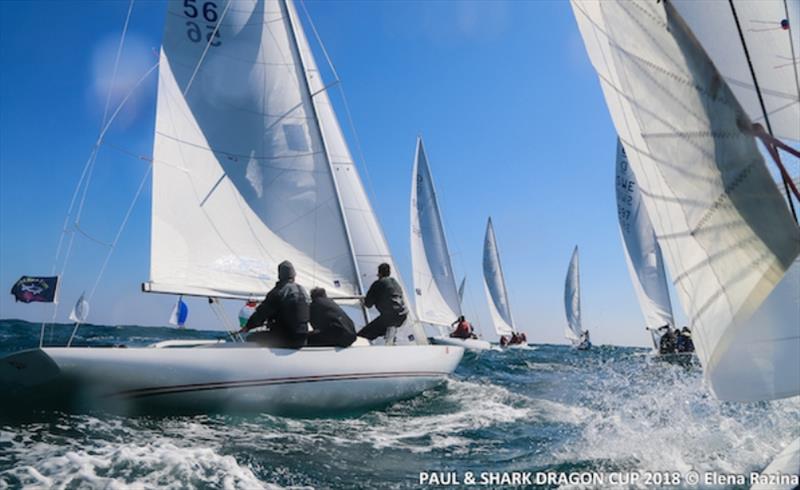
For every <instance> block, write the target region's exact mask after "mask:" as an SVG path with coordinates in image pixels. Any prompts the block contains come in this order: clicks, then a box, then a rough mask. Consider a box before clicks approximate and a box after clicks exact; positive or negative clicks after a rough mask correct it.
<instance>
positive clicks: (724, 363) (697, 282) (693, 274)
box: [572, 0, 800, 400]
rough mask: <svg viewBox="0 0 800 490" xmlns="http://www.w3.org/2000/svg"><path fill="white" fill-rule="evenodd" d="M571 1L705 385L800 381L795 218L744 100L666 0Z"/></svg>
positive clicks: (732, 389) (752, 392)
mask: <svg viewBox="0 0 800 490" xmlns="http://www.w3.org/2000/svg"><path fill="white" fill-rule="evenodd" d="M711 4H715V2H696V3H695V5H696V6H697V7H698V8H703V7H704V6H706V5H711ZM572 7H573V11H574V12H575V17H576V19H577V21H578V26H579V28H580V31H581V35H582V37H583V40H584V44H585V46H586V49H587V52H588V54H589V57H590V59H591V61H592V64H593V65H594V68H595V70H596V71H597V73H598V77H599V79H600V84H601V87H602V89H603V93H604V96H605V99H606V103H607V105H608V108H609V112H610V113H611V116H612V120H613V122H614V125H615V127H616V130H617V134H618V135H619V137H620V140H621V141H622V143H623V145H624V146H625V150H626V154H627V157H628V161H629V163H630V166H631V169H632V170H633V173H634V175H635V176H636V180H637V182H638V184H639V186H640V188H641V191H642V192H641V196H642V201H643V203H644V204H645V207H646V209H647V211H648V214H649V217H650V220H651V222H652V225H653V228H654V230H655V232H656V236H657V239H658V242H659V244H660V246H661V250H662V253H663V257H664V260H665V262H666V265H667V267H668V269H669V270H670V272H671V273H672V275H673V277H674V278H675V286H676V291H677V293H678V297H679V299H680V301H681V304H682V305H683V308H684V310H685V311H686V313H687V315H688V317H689V322H690V324H691V327H692V336H693V340H694V343H695V347H696V352H697V355H698V357H699V359H700V361H701V363H702V364H703V366H704V369H705V373H706V378H707V380H708V382H709V386H710V387H711V389H712V390H713V392H714V393H715V394H716V395H717V396H718V397H719V398H722V399H725V400H761V399H771V398H777V397H781V396H787V395H786V393H794V394H800V369H798V364H797V362H798V359H799V358H800V341H798V339H797V325H799V324H800V305H799V304H798V303H800V295H798V294H797V292H798V291H800V273H798V269H800V266H798V262H797V257H798V254H799V253H800V229H798V227H797V224H796V223H795V222H794V221H793V219H792V217H791V215H790V214H789V210H788V207H787V206H786V205H785V203H784V201H783V200H782V197H781V195H780V192H779V191H778V188H777V186H776V184H775V182H774V181H773V179H772V177H771V175H770V174H769V171H768V170H767V168H766V166H765V164H764V161H763V157H762V156H761V154H760V152H759V150H758V147H757V145H756V143H755V140H754V137H753V133H752V130H751V128H752V122H751V119H750V117H749V111H747V110H745V109H744V108H743V107H742V106H741V105H740V104H739V101H738V100H737V95H735V94H734V92H733V91H732V90H731V88H730V87H729V86H728V84H727V83H726V81H725V77H724V76H723V75H724V74H722V73H720V71H718V70H717V68H716V66H715V65H716V60H714V61H713V62H712V59H710V58H709V56H708V54H707V53H706V52H705V51H704V49H703V46H702V45H701V43H700V42H699V41H698V37H695V35H694V34H693V33H692V31H691V30H690V29H689V27H688V26H687V25H686V23H685V22H684V21H683V19H682V18H681V16H680V15H679V13H678V12H677V11H676V10H675V8H674V7H673V5H672V2H660V3H655V2H644V1H636V0H632V1H627V2H613V1H608V2H604V1H596V0H586V1H573V2H572ZM715 8H716V7H715ZM712 17H713V16H712ZM713 22H716V19H713V20H712V23H713ZM703 44H705V41H704V42H703ZM737 46H738V45H737ZM658 134H661V135H665V136H666V137H664V136H661V137H653V135H658ZM690 174H691V175H694V176H699V178H696V177H689V175H690ZM775 339H782V340H775Z"/></svg>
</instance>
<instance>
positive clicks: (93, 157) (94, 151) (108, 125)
mask: <svg viewBox="0 0 800 490" xmlns="http://www.w3.org/2000/svg"><path fill="white" fill-rule="evenodd" d="M160 63H161V61H160V60H159V61H157V62H156V63H155V64H154V65H153V66H151V67H150V68H149V69H148V70H147V71H146V72H145V73H144V75H142V76H141V77H140V78H139V80H137V81H136V84H135V85H134V86H133V87H132V88H131V90H130V91H129V92H128V93H127V95H125V98H123V99H122V101H120V103H119V105H118V106H117V108H116V109H115V110H114V112H113V113H112V114H111V117H110V118H109V119H108V121H107V122H106V124H105V126H104V127H103V129H102V130H101V131H100V134H99V135H98V137H97V141H96V142H95V144H94V148H93V149H92V153H91V155H90V156H89V162H88V163H89V164H90V165H89V166H90V170H89V174H88V176H87V177H86V184H85V186H84V192H83V195H82V197H81V201H80V203H79V205H78V211H77V213H76V215H75V220H74V221H75V223H76V224H77V223H79V222H80V219H81V215H82V214H83V207H84V205H85V203H86V193H87V191H88V190H89V184H90V182H91V179H92V173H93V172H92V169H94V163H95V161H96V160H97V153H98V152H99V151H100V147H101V146H102V145H103V141H104V140H105V137H106V133H107V132H108V130H109V129H110V128H111V124H112V123H113V122H114V120H116V118H117V116H118V115H119V113H120V111H122V108H123V107H125V104H127V102H128V100H130V98H131V96H132V95H133V93H134V92H135V91H136V89H138V88H139V86H140V85H141V84H142V83H143V82H144V81H145V80H146V79H147V78H148V77H149V76H150V74H151V73H153V71H155V69H156V68H158V65H159V64H160Z"/></svg>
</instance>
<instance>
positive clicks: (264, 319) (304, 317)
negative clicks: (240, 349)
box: [240, 260, 309, 349]
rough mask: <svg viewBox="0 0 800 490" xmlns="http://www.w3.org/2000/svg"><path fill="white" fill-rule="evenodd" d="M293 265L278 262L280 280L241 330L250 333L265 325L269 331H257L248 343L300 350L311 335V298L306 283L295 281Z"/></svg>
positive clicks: (249, 336) (248, 339)
mask: <svg viewBox="0 0 800 490" xmlns="http://www.w3.org/2000/svg"><path fill="white" fill-rule="evenodd" d="M294 278H295V271H294V266H293V265H292V263H291V262H289V261H288V260H285V261H283V262H281V263H280V264H278V282H277V283H275V287H274V288H272V290H270V292H268V293H267V296H266V298H264V301H262V302H261V304H260V305H258V308H256V311H255V312H253V314H252V316H250V319H249V320H247V323H246V324H245V326H244V327H243V328H242V330H240V332H249V331H250V330H252V329H254V328H257V327H260V326H262V325H264V324H266V325H267V327H268V328H269V330H268V331H266V332H254V333H252V334H250V335H248V336H247V341H248V342H258V343H259V344H261V345H266V346H269V347H283V348H289V349H299V348H301V347H303V346H304V345H306V338H307V337H308V320H309V298H308V293H307V292H306V290H305V288H303V286H301V285H299V284H297V283H296V282H294Z"/></svg>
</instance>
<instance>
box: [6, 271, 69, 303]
mask: <svg viewBox="0 0 800 490" xmlns="http://www.w3.org/2000/svg"><path fill="white" fill-rule="evenodd" d="M57 286H58V276H53V277H38V276H36V277H34V276H22V277H20V278H19V281H17V282H15V283H14V286H13V287H12V288H11V294H13V295H14V299H15V300H16V301H22V302H23V303H33V302H40V303H54V302H55V301H56V291H57Z"/></svg>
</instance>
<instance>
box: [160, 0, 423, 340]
mask: <svg viewBox="0 0 800 490" xmlns="http://www.w3.org/2000/svg"><path fill="white" fill-rule="evenodd" d="M152 214H153V218H152V220H153V223H152V238H151V267H150V282H149V283H148V284H146V285H145V286H146V289H148V290H151V291H160V292H171V293H182V294H200V295H207V296H214V297H244V298H248V297H254V296H255V297H258V296H261V295H263V294H264V293H265V292H266V291H267V290H268V289H269V288H270V287H271V286H272V283H273V281H274V280H275V279H276V277H275V276H276V269H277V264H278V263H280V262H281V261H283V260H286V259H288V260H291V261H292V262H293V264H294V266H295V269H296V271H297V281H298V282H299V283H301V284H303V285H305V286H306V287H314V286H321V287H325V288H326V289H328V291H329V295H330V296H354V295H358V294H363V292H364V290H365V287H367V286H369V283H371V281H372V280H373V279H374V278H375V274H376V271H377V266H378V264H380V263H381V262H387V263H389V264H391V265H394V263H393V260H392V257H391V254H390V252H389V248H388V246H387V244H386V240H385V238H384V236H383V232H382V231H381V229H380V225H379V224H378V221H377V218H376V217H375V214H374V212H373V210H372V207H371V206H370V203H369V200H368V199H367V196H366V192H365V191H364V187H363V185H362V184H361V180H360V178H359V176H358V172H357V171H356V168H355V165H354V163H353V160H352V158H351V157H350V152H349V150H348V148H347V144H346V143H345V141H344V137H343V135H342V133H341V129H340V128H339V124H338V122H337V120H336V116H335V114H334V111H333V108H332V106H331V103H330V100H329V98H328V95H327V87H325V86H324V85H323V80H322V78H321V75H320V72H319V70H318V69H317V66H316V63H315V62H314V57H313V54H312V52H311V49H310V47H309V44H308V40H307V39H306V36H305V34H304V32H303V28H302V25H301V23H300V21H299V19H298V17H297V13H296V11H295V9H294V6H293V4H292V3H291V2H289V1H286V0H237V1H229V2H217V3H212V2H205V3H204V4H203V6H202V7H200V6H199V5H195V4H193V3H188V2H183V3H180V2H170V3H169V7H168V13H167V19H166V26H165V31H164V42H163V46H162V49H161V65H160V71H159V90H158V101H157V117H156V137H155V144H154V171H153V213H152ZM393 269H394V270H395V271H396V270H397V269H396V267H393ZM415 336H416V338H417V340H418V341H420V342H424V338H425V336H424V333H422V331H421V329H416V330H415Z"/></svg>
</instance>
